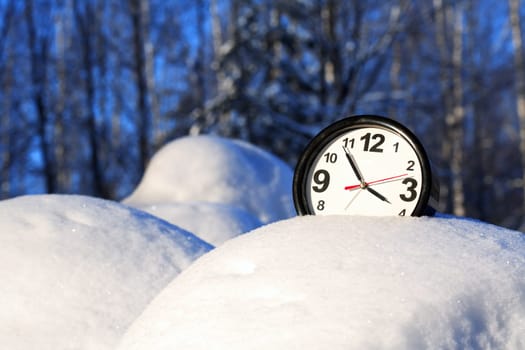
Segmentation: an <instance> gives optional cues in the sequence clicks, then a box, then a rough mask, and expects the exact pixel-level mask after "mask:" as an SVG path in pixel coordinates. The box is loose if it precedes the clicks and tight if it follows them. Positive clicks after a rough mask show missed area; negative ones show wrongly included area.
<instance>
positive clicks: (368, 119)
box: [293, 114, 439, 216]
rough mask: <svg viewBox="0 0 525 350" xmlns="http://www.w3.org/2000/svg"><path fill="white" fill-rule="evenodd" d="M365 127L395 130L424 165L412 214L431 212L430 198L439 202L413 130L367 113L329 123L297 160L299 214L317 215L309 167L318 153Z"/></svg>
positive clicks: (295, 194) (295, 187)
mask: <svg viewBox="0 0 525 350" xmlns="http://www.w3.org/2000/svg"><path fill="white" fill-rule="evenodd" d="M365 127H374V128H381V129H385V130H388V131H390V132H393V133H395V134H397V135H399V136H401V137H402V138H403V139H405V140H406V141H407V142H408V143H409V144H410V145H411V146H412V148H413V149H414V151H415V153H416V155H417V157H418V160H419V163H420V164H421V172H422V174H421V176H422V185H421V194H420V196H419V199H418V203H417V204H416V206H415V208H414V210H413V211H412V213H411V214H410V216H422V215H429V214H432V213H433V212H434V209H433V208H432V207H430V206H429V201H430V200H431V199H432V200H434V201H436V202H437V200H438V194H439V185H438V182H437V179H436V178H435V177H434V176H433V174H432V166H431V163H430V160H429V158H428V156H427V153H426V151H425V149H424V147H423V145H422V144H421V142H420V141H419V140H418V138H417V137H416V136H415V135H414V133H412V131H410V130H409V129H408V128H407V127H405V126H404V125H402V124H400V123H399V122H397V121H395V120H393V119H390V118H386V117H382V116H378V115H371V114H364V115H353V116H349V117H346V118H343V119H341V120H339V121H337V122H335V123H333V124H331V125H329V126H327V127H326V128H324V129H323V130H321V131H320V132H319V133H318V134H317V135H316V136H315V137H314V138H313V139H312V140H311V141H310V142H309V143H308V145H307V146H306V148H305V149H304V151H303V153H302V154H301V156H300V158H299V160H298V162H297V165H296V167H295V172H294V177H293V201H294V205H295V210H296V211H297V214H299V215H315V213H314V211H313V209H312V207H311V206H310V205H309V204H308V199H307V196H306V191H307V189H306V183H307V177H308V174H309V169H310V167H311V166H312V164H313V162H314V161H315V159H316V158H317V157H318V155H319V152H321V151H322V150H323V149H324V148H325V147H326V146H327V145H328V144H329V143H330V142H331V141H332V140H333V139H335V138H337V137H339V136H340V135H341V134H344V133H346V132H348V131H349V130H354V129H361V128H365Z"/></svg>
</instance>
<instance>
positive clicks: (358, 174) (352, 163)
mask: <svg viewBox="0 0 525 350" xmlns="http://www.w3.org/2000/svg"><path fill="white" fill-rule="evenodd" d="M343 150H344V151H345V155H346V159H348V163H350V166H351V167H352V170H353V171H354V174H355V176H356V177H357V179H358V180H359V182H360V183H361V185H360V187H361V188H365V187H366V182H365V179H364V177H363V174H362V173H361V171H360V170H359V167H358V166H357V163H356V161H355V159H354V157H353V156H352V154H351V153H350V151H349V150H348V147H345V146H343Z"/></svg>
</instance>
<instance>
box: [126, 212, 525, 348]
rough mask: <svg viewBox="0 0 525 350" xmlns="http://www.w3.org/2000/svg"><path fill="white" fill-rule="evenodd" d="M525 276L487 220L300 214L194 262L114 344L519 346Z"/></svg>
mask: <svg viewBox="0 0 525 350" xmlns="http://www.w3.org/2000/svg"><path fill="white" fill-rule="evenodd" d="M524 276H525V238H524V235H523V234H521V233H519V232H515V231H510V230H505V229H501V228H498V227H495V226H492V225H488V224H485V223H480V222H474V221H469V220H465V219H455V218H448V219H443V218H398V217H393V218H390V217H389V218H366V217H347V216H331V217H328V216H325V217H323V216H310V217H296V218H293V219H290V220H286V221H281V222H278V223H274V224H271V225H267V226H265V227H262V228H259V229H257V230H255V231H252V232H250V233H248V234H246V235H243V236H239V237H237V238H235V239H232V240H230V241H228V242H226V243H225V244H223V245H222V246H220V247H219V248H217V249H215V250H214V251H212V252H210V253H208V254H207V255H205V256H203V257H202V258H200V259H199V260H198V261H196V262H195V263H194V264H193V265H192V266H191V267H189V268H188V269H187V270H186V271H184V272H183V273H182V274H181V275H179V276H178V277H177V278H176V279H175V280H174V281H173V282H172V283H171V284H169V285H168V286H167V287H166V288H165V289H164V290H163V291H162V292H161V293H160V294H159V296H158V297H157V298H156V299H154V301H153V302H152V303H151V304H150V305H149V306H148V308H147V309H146V310H145V312H144V313H143V314H142V315H141V316H140V317H139V318H138V319H137V321H136V322H135V323H134V324H133V325H132V327H131V328H130V329H129V331H128V332H127V334H126V335H125V336H124V338H123V340H122V342H121V344H120V347H119V349H126V350H133V349H135V350H136V349H144V350H146V349H148V350H149V349H156V350H162V349H187V350H190V349H210V348H213V349H217V350H218V349H228V350H235V349H251V350H255V349H276V350H277V349H283V350H285V349H286V350H289V349H302V350H305V349H307V350H308V349H312V350H313V349H316V350H318V349H332V350H334V349H345V350H348V349H418V350H419V349H509V350H511V349H524V348H525V277H524Z"/></svg>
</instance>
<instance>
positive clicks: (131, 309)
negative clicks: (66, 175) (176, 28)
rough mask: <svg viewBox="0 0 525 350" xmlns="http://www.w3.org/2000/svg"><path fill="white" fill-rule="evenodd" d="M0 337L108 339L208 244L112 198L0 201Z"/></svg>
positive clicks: (84, 344) (17, 342)
mask: <svg viewBox="0 0 525 350" xmlns="http://www.w3.org/2000/svg"><path fill="white" fill-rule="evenodd" d="M0 232H1V234H0V246H1V247H2V253H1V254H0V266H3V268H2V270H1V271H0V280H1V281H2V283H1V285H0V309H1V310H2V312H1V313H0V344H2V348H4V349H10V350H16V349H24V350H26V349H96V350H101V349H112V348H114V346H115V345H116V343H117V342H118V340H119V339H120V337H121V336H122V335H123V333H124V332H125V330H126V328H127V327H128V326H129V325H130V324H131V322H132V321H133V320H134V319H135V318H136V317H137V316H138V315H139V314H140V313H141V312H142V310H143V309H144V308H145V307H146V305H147V304H148V303H149V302H150V301H151V299H153V297H154V296H155V295H156V294H157V293H158V292H159V291H160V290H161V289H162V288H163V287H165V286H166V285H167V284H168V283H169V282H170V281H171V280H172V279H173V278H174V277H175V276H176V275H177V274H179V273H180V271H182V270H183V269H184V268H186V267H187V266H188V265H189V264H190V263H191V262H192V261H193V260H194V259H196V258H197V257H198V256H200V255H201V254H203V253H205V252H207V251H209V250H210V249H211V247H210V246H209V245H208V244H207V243H205V242H203V241H201V240H200V239H198V238H197V237H195V236H194V235H192V234H190V233H188V232H185V231H183V230H182V229H179V228H177V227H175V226H172V225H169V224H168V223H166V222H164V221H161V220H158V219H156V218H155V217H153V216H151V215H148V214H145V213H143V212H140V211H138V210H135V209H132V208H127V207H125V206H123V205H120V204H118V203H115V202H110V201H104V200H100V199H95V198H91V197H84V196H66V195H41V196H26V197H18V198H15V199H11V200H5V201H1V202H0Z"/></svg>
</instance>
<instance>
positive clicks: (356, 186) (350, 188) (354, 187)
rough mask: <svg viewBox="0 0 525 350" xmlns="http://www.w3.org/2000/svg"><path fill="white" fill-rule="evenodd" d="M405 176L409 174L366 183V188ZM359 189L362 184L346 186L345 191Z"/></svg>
mask: <svg viewBox="0 0 525 350" xmlns="http://www.w3.org/2000/svg"><path fill="white" fill-rule="evenodd" d="M405 176H408V174H403V175H397V176H392V177H387V178H385V179H381V180H375V181H372V182H366V183H365V185H366V186H369V185H373V184H377V183H380V182H385V181H389V180H395V179H399V178H401V177H405ZM359 187H361V184H359V185H351V186H346V187H345V190H355V189H356V188H359Z"/></svg>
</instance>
